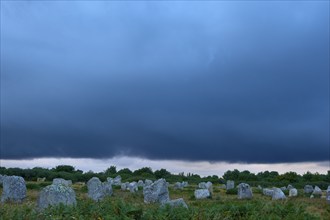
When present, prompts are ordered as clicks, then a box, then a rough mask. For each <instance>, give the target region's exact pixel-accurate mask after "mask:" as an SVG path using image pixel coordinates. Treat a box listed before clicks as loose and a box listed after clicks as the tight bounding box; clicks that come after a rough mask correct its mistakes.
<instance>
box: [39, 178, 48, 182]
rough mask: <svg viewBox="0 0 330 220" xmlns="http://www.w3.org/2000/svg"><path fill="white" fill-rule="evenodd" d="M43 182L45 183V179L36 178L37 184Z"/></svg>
mask: <svg viewBox="0 0 330 220" xmlns="http://www.w3.org/2000/svg"><path fill="white" fill-rule="evenodd" d="M45 181H46V177H43V178H41V177H38V178H37V182H45Z"/></svg>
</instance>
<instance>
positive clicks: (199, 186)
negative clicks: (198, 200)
mask: <svg viewBox="0 0 330 220" xmlns="http://www.w3.org/2000/svg"><path fill="white" fill-rule="evenodd" d="M198 188H200V189H207V188H206V183H205V182H201V183H199V184H198Z"/></svg>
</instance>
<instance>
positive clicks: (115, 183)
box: [112, 175, 121, 186]
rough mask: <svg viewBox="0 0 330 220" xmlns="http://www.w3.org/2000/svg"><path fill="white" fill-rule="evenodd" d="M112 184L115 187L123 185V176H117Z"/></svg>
mask: <svg viewBox="0 0 330 220" xmlns="http://www.w3.org/2000/svg"><path fill="white" fill-rule="evenodd" d="M112 184H113V185H115V186H120V185H121V176H120V175H118V176H116V178H114V179H113V183H112Z"/></svg>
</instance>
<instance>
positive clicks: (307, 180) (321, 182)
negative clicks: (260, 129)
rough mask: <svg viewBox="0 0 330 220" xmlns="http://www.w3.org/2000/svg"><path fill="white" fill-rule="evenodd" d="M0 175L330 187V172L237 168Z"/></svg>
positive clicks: (10, 171)
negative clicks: (216, 172) (203, 173)
mask: <svg viewBox="0 0 330 220" xmlns="http://www.w3.org/2000/svg"><path fill="white" fill-rule="evenodd" d="M0 174H2V175H16V176H22V177H23V178H24V179H25V180H27V181H36V180H37V178H39V177H46V180H47V181H51V180H52V179H54V178H64V179H70V180H72V181H73V182H86V181H88V180H89V179H90V178H92V177H94V176H97V177H99V178H100V179H101V180H102V181H105V180H106V178H107V177H112V178H114V177H116V176H117V175H120V176H121V177H122V181H123V182H126V181H128V182H131V181H138V180H145V179H150V180H156V179H159V178H165V179H166V180H167V181H168V182H170V183H174V182H182V181H188V182H189V183H195V184H196V183H199V182H202V181H204V182H207V181H210V182H212V183H214V184H217V183H220V184H224V183H226V180H234V181H235V182H236V183H240V182H246V183H249V184H250V185H252V186H258V185H261V186H262V187H268V186H279V187H280V186H286V185H288V184H294V185H295V187H298V188H302V187H303V186H304V185H305V184H312V185H318V186H319V187H321V188H323V189H326V188H327V186H328V185H330V170H329V171H328V172H327V174H319V173H311V172H307V173H305V174H303V175H299V174H297V173H295V172H287V173H284V174H279V173H278V172H276V171H265V172H260V173H257V174H254V173H251V172H249V171H247V170H245V171H239V170H237V169H235V170H232V171H231V170H228V171H227V172H225V173H224V175H223V176H222V177H219V176H217V175H213V176H207V177H201V176H200V175H198V174H193V173H187V174H185V173H179V174H172V173H170V172H169V171H167V170H166V169H160V170H156V171H153V170H152V169H151V168H150V167H143V168H140V169H137V170H135V171H132V170H130V169H128V168H124V169H121V170H117V168H116V166H110V167H109V168H108V169H106V170H105V171H103V172H99V173H94V172H93V171H88V172H83V171H82V170H79V169H75V167H73V166H70V165H60V166H56V167H55V168H52V169H47V168H41V167H35V168H32V169H21V168H5V167H0Z"/></svg>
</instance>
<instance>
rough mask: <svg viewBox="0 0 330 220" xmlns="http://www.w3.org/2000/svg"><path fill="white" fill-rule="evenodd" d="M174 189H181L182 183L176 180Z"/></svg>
mask: <svg viewBox="0 0 330 220" xmlns="http://www.w3.org/2000/svg"><path fill="white" fill-rule="evenodd" d="M174 189H183V185H182V183H180V182H176V183H175V184H174Z"/></svg>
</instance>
